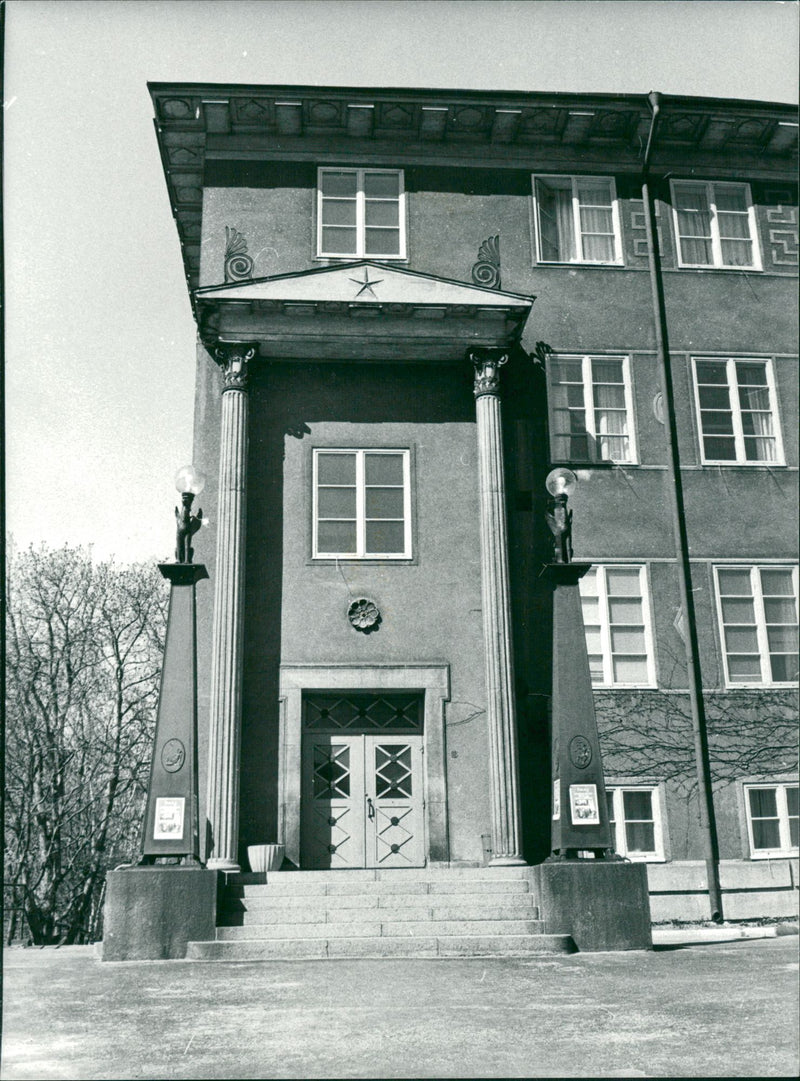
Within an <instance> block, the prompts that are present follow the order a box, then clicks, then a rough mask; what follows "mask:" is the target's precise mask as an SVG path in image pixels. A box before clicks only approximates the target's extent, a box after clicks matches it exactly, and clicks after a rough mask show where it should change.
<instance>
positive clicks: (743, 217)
mask: <svg viewBox="0 0 800 1081" xmlns="http://www.w3.org/2000/svg"><path fill="white" fill-rule="evenodd" d="M671 186H672V208H673V216H674V222H675V236H676V237H677V243H678V263H679V264H680V266H685V267H704V266H709V267H727V268H731V269H735V268H737V267H749V268H750V269H751V270H760V269H761V256H760V254H759V250H758V243H757V237H756V219H755V211H754V210H753V202H752V199H751V197H750V188H749V185H747V184H727V183H724V184H723V183H713V182H711V181H704V180H673V181H672V182H671Z"/></svg>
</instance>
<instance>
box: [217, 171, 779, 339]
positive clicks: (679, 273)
mask: <svg viewBox="0 0 800 1081" xmlns="http://www.w3.org/2000/svg"><path fill="white" fill-rule="evenodd" d="M342 164H347V163H345V162H343V163H342ZM351 164H353V165H358V164H360V163H359V162H352V163H351ZM402 164H403V162H402V160H398V161H396V162H387V163H386V165H387V166H395V165H399V166H402ZM551 171H553V172H559V171H564V170H563V167H555V168H554V169H553V170H551ZM567 171H568V167H567ZM606 173H607V174H609V175H611V174H613V170H612V169H609V170H606ZM616 181H617V192H618V196H619V200H620V216H621V221H622V229H623V247H624V253H625V265H624V266H622V267H578V266H574V267H569V266H544V265H538V266H537V265H536V263H535V245H534V236H533V226H532V200H531V174H530V172H528V171H526V170H517V169H510V170H501V169H496V170H489V169H474V168H473V169H471V168H464V169H444V168H436V167H422V166H415V167H407V168H406V169H405V185H406V193H407V199H406V207H407V221H408V248H407V251H408V259H407V262H406V264H402V263H401V264H400V265H407V266H409V267H410V268H411V269H413V270H418V271H422V272H425V273H430V274H440V275H442V276H444V277H447V278H455V279H457V280H460V281H469V280H470V274H471V269H472V266H473V264H474V263H475V261H476V259H477V256H478V248H479V246H480V244H481V242H482V241H483V240H485V239H486V237H488V236H491V235H494V234H496V233H499V234H500V254H501V263H502V284H503V287H504V288H506V289H509V290H511V291H515V292H521V293H534V294H535V295H536V296H537V298H538V299H537V305H536V309H535V316H534V318H533V319H532V325H531V328H530V332H529V333H530V335H531V336H532V337H531V345H532V344H533V342H534V341H535V340H539V339H544V340H545V341H547V342H548V343H549V344H550V345H551V346H552V347H553V348H554V349H556V350H557V351H564V352H569V351H572V350H587V351H591V350H594V349H607V350H608V349H611V350H620V351H626V352H629V351H631V350H652V349H653V348H654V337H653V321H652V314H651V301H650V284H649V278H648V273H647V259H646V249H645V247H644V240H645V235H644V226H643V220H644V219H643V213H642V203H641V191H640V189H639V188H638V185H637V181H636V179H635V178H634V177H625V176H618V177H617V178H616ZM316 182H317V171H316V167H315V166H314V165H312V164H306V163H284V164H282V165H277V164H276V165H273V166H265V165H261V166H257V165H249V166H248V165H247V164H244V163H231V164H228V165H223V164H221V163H211V164H210V165H209V167H208V175H207V187H206V188H205V191H204V196H203V243H202V249H201V269H200V284H201V285H216V284H219V283H221V282H222V281H223V274H224V270H223V268H224V256H225V227H226V226H229V227H233V228H235V229H238V230H239V231H240V232H241V233H242V234H243V235H244V236H245V238H246V240H247V243H248V250H249V254H250V255H251V257H252V258H253V260H254V276H255V277H265V276H270V275H274V274H285V273H292V272H296V271H300V270H307V269H310V268H312V267H314V266H324V265H326V264H327V263H328V262H330V260H322V259H317V258H316V255H315V250H316ZM637 195H638V198H637ZM659 195H660V196H661V198H660V200H659V203H658V209H659V223H660V230H661V245H662V255H663V264H664V268H665V291H666V300H667V309H668V315H669V320H670V339H671V343H672V348H673V349H678V350H680V349H686V350H694V349H697V350H700V351H702V350H707V351H727V350H731V351H734V352H736V351H740V352H741V351H745V352H746V351H751V350H752V351H756V352H759V353H762V352H763V351H764V350H765V348H766V349H767V350H768V351H773V352H776V353H790V354H796V348H797V346H796V329H795V328H796V318H797V297H796V290H795V288H794V286H793V279H794V278H795V277H796V272H797V271H796V266H793V265H792V264H791V263H790V262H780V261H779V260H780V259H781V258H783V252H782V248H781V246H780V244H779V243H777V242H776V243H775V244H772V243H771V242H770V240H769V237H770V228H772V229H774V224H773V222H772V221H770V220H768V217H767V215H768V214H771V215H773V217H774V215H775V214H777V213H784V214H785V213H786V211H787V209H788V210H791V209H792V206H791V204H794V206H795V207H796V202H797V195H796V191H793V190H789V189H788V188H785V189H781V190H779V189H778V188H776V187H775V186H774V185H773V186H764V185H758V184H756V185H753V197H754V199H755V200H756V202H757V204H758V206H757V211H758V218H759V227H760V229H761V232H762V242H761V248H762V259H763V265H764V270H763V272H762V271H750V272H738V271H718V270H700V271H695V270H684V269H677V266H676V251H675V243H674V238H673V228H672V215H671V207H670V205H669V198H670V195H669V188H668V186H666V187H662V189H661V190H660V192H659ZM786 196H789V199H787V198H786ZM781 198H782V199H783V202H781V201H780V199H781ZM759 200H760V202H759ZM784 204H786V205H784ZM795 213H796V210H795Z"/></svg>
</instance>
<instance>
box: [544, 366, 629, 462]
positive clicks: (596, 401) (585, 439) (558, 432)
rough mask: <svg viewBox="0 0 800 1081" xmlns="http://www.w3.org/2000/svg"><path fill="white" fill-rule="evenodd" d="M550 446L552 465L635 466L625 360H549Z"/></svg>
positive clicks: (627, 367) (627, 369) (627, 371)
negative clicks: (613, 463) (576, 463)
mask: <svg viewBox="0 0 800 1081" xmlns="http://www.w3.org/2000/svg"><path fill="white" fill-rule="evenodd" d="M548 373H549V383H550V387H549V405H550V446H551V456H552V458H553V461H557V462H634V461H636V447H635V443H634V438H633V398H632V393H631V378H630V362H629V360H628V358H627V357H586V356H585V357H566V356H559V357H550V358H549V360H548Z"/></svg>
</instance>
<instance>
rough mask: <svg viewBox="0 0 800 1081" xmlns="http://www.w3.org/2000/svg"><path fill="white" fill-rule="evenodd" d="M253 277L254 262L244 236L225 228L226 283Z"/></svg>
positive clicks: (235, 230) (234, 230)
mask: <svg viewBox="0 0 800 1081" xmlns="http://www.w3.org/2000/svg"><path fill="white" fill-rule="evenodd" d="M252 277H253V260H252V258H251V257H250V256H249V255H248V254H247V241H246V240H245V238H244V236H243V235H242V234H241V233H240V232H239V231H238V230H237V229H232V228H231V227H230V226H228V225H226V226H225V281H226V282H241V281H246V280H247V279H248V278H252Z"/></svg>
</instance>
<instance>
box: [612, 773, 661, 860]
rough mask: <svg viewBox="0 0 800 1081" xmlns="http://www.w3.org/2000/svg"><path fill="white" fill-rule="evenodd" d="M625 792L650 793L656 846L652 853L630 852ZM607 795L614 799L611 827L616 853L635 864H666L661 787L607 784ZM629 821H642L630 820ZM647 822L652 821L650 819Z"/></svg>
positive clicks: (654, 785) (655, 785)
mask: <svg viewBox="0 0 800 1081" xmlns="http://www.w3.org/2000/svg"><path fill="white" fill-rule="evenodd" d="M625 792H649V793H650V807H651V809H652V812H653V818H652V822H653V843H654V845H655V848H654V849H653V850H652V851H648V852H638V851H635V852H630V851H629V850H628V839H627V835H626V833H625V821H626V820H625V804H624V801H623V793H625ZM606 795H610V796H612V798H613V805H614V821H613V823H612V824H611V825H612V828H613V830H614V851H615V852H617V853H618V854H619V855H620V856H625V857H626V859H629V860H631V861H633V862H634V863H664V862H665V861H666V856H665V854H664V827H663V818H662V814H661V792H660V790H659V786H658V785H657V784H620V785H618V784H607V785H606ZM629 821H631V822H633V821H640V820H639V819H630V820H629ZM647 821H650V819H648V820H647Z"/></svg>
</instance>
